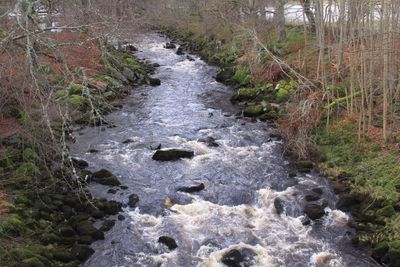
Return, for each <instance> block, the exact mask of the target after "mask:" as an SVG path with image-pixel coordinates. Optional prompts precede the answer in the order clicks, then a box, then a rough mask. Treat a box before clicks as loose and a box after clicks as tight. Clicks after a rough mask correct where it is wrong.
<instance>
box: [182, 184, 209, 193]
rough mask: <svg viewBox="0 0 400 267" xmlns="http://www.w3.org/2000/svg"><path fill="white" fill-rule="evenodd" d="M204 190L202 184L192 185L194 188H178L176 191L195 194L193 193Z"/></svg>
mask: <svg viewBox="0 0 400 267" xmlns="http://www.w3.org/2000/svg"><path fill="white" fill-rule="evenodd" d="M204 189H205V186H204V184H203V183H201V184H199V185H194V186H184V187H180V188H178V191H181V192H185V193H195V192H200V191H202V190H204Z"/></svg>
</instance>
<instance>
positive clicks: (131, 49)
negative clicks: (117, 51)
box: [125, 44, 138, 52]
mask: <svg viewBox="0 0 400 267" xmlns="http://www.w3.org/2000/svg"><path fill="white" fill-rule="evenodd" d="M125 49H126V51H128V52H137V51H138V49H137V47H135V46H134V45H131V44H128V45H126V46H125Z"/></svg>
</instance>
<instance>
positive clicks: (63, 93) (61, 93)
mask: <svg viewBox="0 0 400 267" xmlns="http://www.w3.org/2000/svg"><path fill="white" fill-rule="evenodd" d="M68 94H69V93H68V90H58V91H56V92H55V93H54V97H55V99H57V100H60V99H65V98H66V97H67V96H68Z"/></svg>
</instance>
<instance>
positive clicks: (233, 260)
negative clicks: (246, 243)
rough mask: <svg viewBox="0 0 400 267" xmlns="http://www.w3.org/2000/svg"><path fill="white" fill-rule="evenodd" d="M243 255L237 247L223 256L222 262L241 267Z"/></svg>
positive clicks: (230, 266) (231, 266)
mask: <svg viewBox="0 0 400 267" xmlns="http://www.w3.org/2000/svg"><path fill="white" fill-rule="evenodd" d="M243 260H244V258H243V255H242V254H241V253H240V251H239V250H237V249H232V250H230V251H228V252H227V253H225V254H224V255H223V256H222V259H221V261H222V263H223V264H225V265H226V266H229V267H241V266H242V265H241V263H242V262H243Z"/></svg>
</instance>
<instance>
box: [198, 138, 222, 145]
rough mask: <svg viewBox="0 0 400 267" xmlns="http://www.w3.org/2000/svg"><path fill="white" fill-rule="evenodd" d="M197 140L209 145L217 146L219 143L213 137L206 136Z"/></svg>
mask: <svg viewBox="0 0 400 267" xmlns="http://www.w3.org/2000/svg"><path fill="white" fill-rule="evenodd" d="M199 142H201V143H206V144H207V146H209V147H219V144H218V143H217V142H216V141H215V138H214V137H211V136H208V137H207V138H202V139H199Z"/></svg>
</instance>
